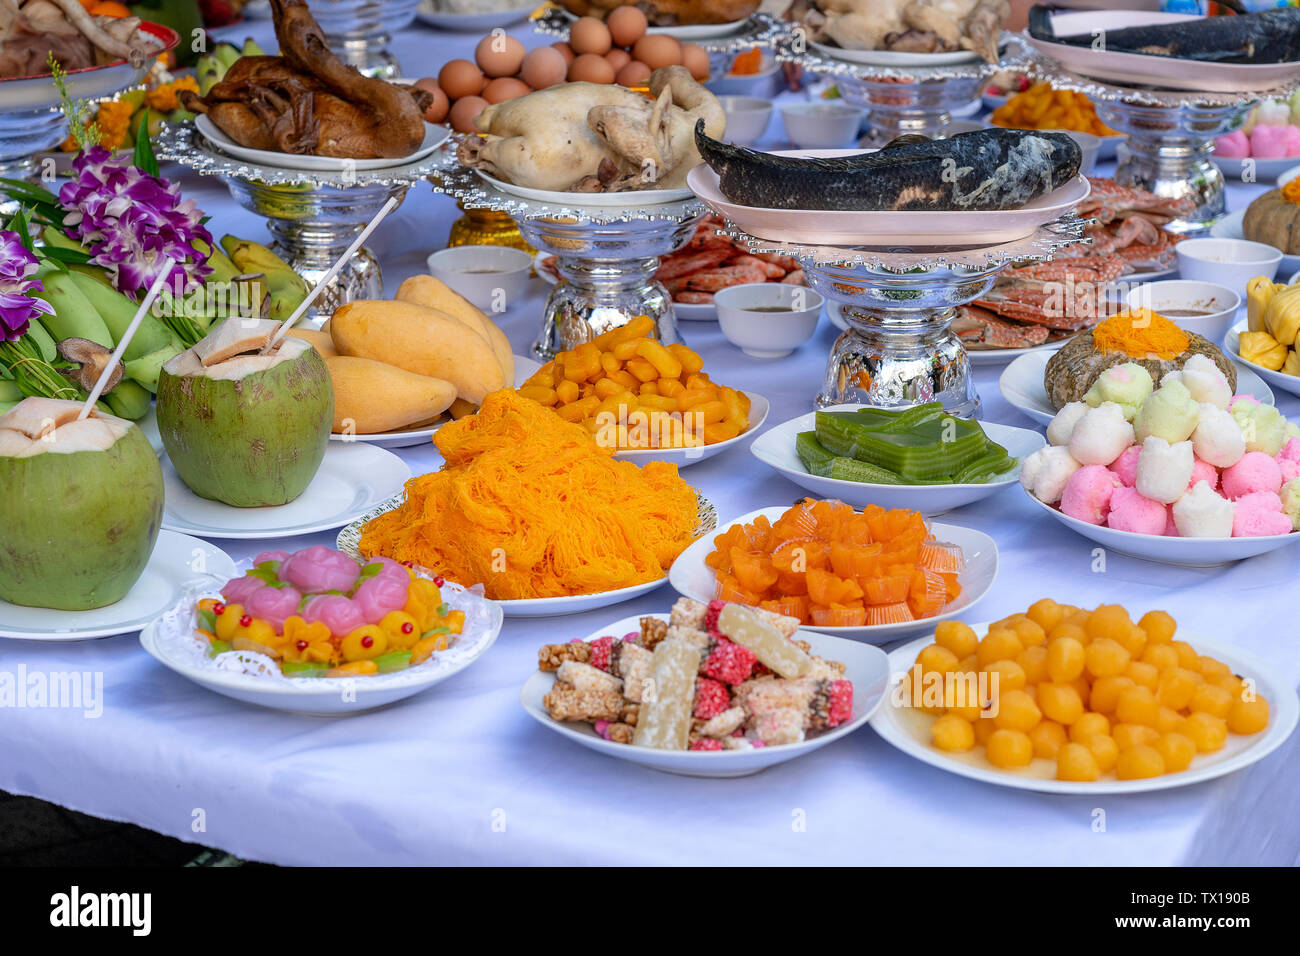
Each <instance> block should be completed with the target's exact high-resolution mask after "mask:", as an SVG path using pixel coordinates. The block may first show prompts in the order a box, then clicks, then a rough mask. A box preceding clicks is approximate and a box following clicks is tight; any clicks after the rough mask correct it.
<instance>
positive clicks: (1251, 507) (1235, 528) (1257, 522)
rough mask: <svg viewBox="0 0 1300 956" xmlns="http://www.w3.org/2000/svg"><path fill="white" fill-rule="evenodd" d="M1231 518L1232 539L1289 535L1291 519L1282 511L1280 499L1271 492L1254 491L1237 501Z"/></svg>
mask: <svg viewBox="0 0 1300 956" xmlns="http://www.w3.org/2000/svg"><path fill="white" fill-rule="evenodd" d="M1236 504H1237V510H1236V511H1235V512H1234V513H1233V516H1232V536H1233V537H1234V538H1248V537H1262V536H1264V535H1271V534H1290V533H1291V519H1290V518H1288V517H1287V516H1286V514H1285V512H1283V511H1282V499H1281V498H1279V497H1278V496H1277V493H1276V492H1273V491H1255V492H1251V493H1250V494H1248V495H1245V496H1243V497H1241V498H1238V499H1237V502H1236Z"/></svg>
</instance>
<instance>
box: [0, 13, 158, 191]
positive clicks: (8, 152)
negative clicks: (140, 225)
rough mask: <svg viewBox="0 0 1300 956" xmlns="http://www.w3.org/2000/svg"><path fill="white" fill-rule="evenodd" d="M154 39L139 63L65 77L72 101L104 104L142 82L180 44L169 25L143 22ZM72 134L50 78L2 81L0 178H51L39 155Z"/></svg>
mask: <svg viewBox="0 0 1300 956" xmlns="http://www.w3.org/2000/svg"><path fill="white" fill-rule="evenodd" d="M140 30H141V32H143V33H145V34H147V35H148V36H149V37H151V38H152V42H153V47H154V49H153V51H152V52H151V54H150V55H149V56H145V57H141V58H139V59H138V60H133V61H126V60H122V61H119V62H117V63H108V64H105V65H104V66H98V67H93V68H89V69H85V70H74V71H73V72H71V73H68V74H66V75H65V83H66V86H67V90H68V95H69V96H70V97H71V98H72V99H73V100H92V101H93V100H102V99H105V98H107V97H110V96H112V95H113V94H115V93H120V92H121V91H122V90H125V89H129V88H130V87H132V86H136V85H138V84H139V83H140V82H142V81H143V80H144V78H145V76H147V75H148V73H149V71H150V70H151V69H153V66H154V63H156V62H157V60H158V57H159V55H160V54H162V53H164V52H166V51H167V50H170V49H172V48H173V47H175V46H176V45H177V44H178V43H179V42H180V36H179V35H178V34H177V33H176V31H175V30H173V29H171V28H170V27H164V26H160V25H158V24H156V23H141V24H140ZM67 135H68V122H67V119H66V118H65V117H64V115H63V112H62V111H61V110H60V109H59V92H58V90H57V89H55V87H54V79H53V78H52V77H50V76H30V77H13V78H10V79H3V80H0V176H3V177H4V178H6V179H27V180H36V179H38V178H47V179H48V178H52V174H53V172H54V169H53V165H52V164H51V165H50V166H49V167H48V173H49V174H50V175H48V176H47V175H46V172H47V170H46V169H44V168H43V167H42V161H41V157H40V156H39V154H40V153H44V152H47V151H49V150H52V149H54V148H55V147H57V146H58V145H59V144H60V143H62V142H63V140H64V139H65V138H66V137H67ZM15 211H16V204H13V203H6V202H0V214H3V215H8V214H10V213H13V212H15Z"/></svg>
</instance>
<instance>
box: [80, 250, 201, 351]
mask: <svg viewBox="0 0 1300 956" xmlns="http://www.w3.org/2000/svg"><path fill="white" fill-rule="evenodd" d="M68 272H69V275H70V276H71V278H72V284H73V285H75V286H76V287H77V289H78V290H80V292H81V294H82V295H84V296H85V297H86V301H87V302H89V303H90V305H91V308H93V309H94V310H95V311H96V312H97V313H98V314H99V317H100V318H101V319H103V321H104V325H105V326H107V327H108V331H109V334H111V335H112V336H113V342H114V343H117V342H120V341H121V340H122V336H123V335H124V334H126V329H127V326H129V325H130V324H131V320H132V319H134V318H135V312H136V309H138V308H139V305H138V304H137V303H135V302H133V301H131V300H130V299H128V298H127V297H126V296H124V295H123V294H122V293H120V292H118V291H117V290H116V289H115V288H113V287H112V286H111V285H109V284H108V280H107V274H106V273H105V272H104V271H103V270H102V269H98V268H96V267H94V266H69V267H68ZM173 345H174V346H175V347H176V351H177V352H180V351H181V348H180V342H179V341H178V340H177V339H176V337H175V336H174V335H173V334H172V332H171V330H170V329H168V328H167V326H166V325H165V324H163V322H162V320H161V319H159V318H158V317H157V316H156V315H154V314H153V313H151V312H146V313H145V316H144V318H143V319H142V320H141V321H140V327H139V328H138V329H136V330H135V337H134V338H132V339H131V343H130V344H129V345H128V346H127V347H126V351H125V352H124V353H123V354H122V359H123V360H124V361H130V360H131V359H136V358H139V357H140V356H142V355H148V354H149V353H150V352H156V351H158V350H159V349H161V348H166V347H167V346H173Z"/></svg>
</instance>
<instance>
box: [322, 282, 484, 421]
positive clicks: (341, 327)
mask: <svg viewBox="0 0 1300 956" xmlns="http://www.w3.org/2000/svg"><path fill="white" fill-rule="evenodd" d="M330 335H331V336H332V337H333V339H334V347H335V348H337V349H338V350H339V354H340V355H347V356H352V357H354V358H366V359H373V360H374V361H376V362H384V363H386V364H388V365H395V366H397V367H398V368H403V369H406V371H408V372H414V373H415V374H416V375H427V376H429V377H431V378H440V379H443V380H444V381H448V382H451V383H452V385H454V386H455V387H456V395H457V396H459V397H460V398H463V399H465V400H467V401H471V402H474V403H476V404H477V403H479V402H482V401H483V397H484V396H485V395H487V394H488V393H489V392H495V391H496V390H497V389H500V388H505V387H506V385H507V384H509V383H507V382H506V380H505V376H504V374H503V373H502V371H501V366H500V364H499V363H498V362H497V359H496V356H495V354H493V351H492V347H491V346H490V345H488V343H487V340H486V339H484V338H483V336H481V335H479V334H478V333H477V332H475V331H474V330H473V329H470V328H468V327H467V326H465V325H462V324H461V323H460V322H457V321H456V320H455V319H453V318H451V317H450V316H449V315H447V314H446V313H445V312H440V311H438V310H437V309H430V308H426V307H424V306H422V305H415V304H413V303H410V302H399V301H394V302H385V301H381V300H374V299H358V300H355V301H353V302H349V303H347V304H346V305H344V306H343V307H341V308H340V309H339V310H338V311H337V312H335V313H334V315H333V317H332V318H331V320H330ZM336 411H337V409H336Z"/></svg>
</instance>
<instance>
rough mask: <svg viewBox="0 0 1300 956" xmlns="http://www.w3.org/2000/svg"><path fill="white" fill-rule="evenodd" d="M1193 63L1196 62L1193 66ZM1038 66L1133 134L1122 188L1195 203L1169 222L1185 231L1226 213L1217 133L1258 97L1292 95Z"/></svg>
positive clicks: (1232, 125) (1043, 62) (1205, 227)
mask: <svg viewBox="0 0 1300 956" xmlns="http://www.w3.org/2000/svg"><path fill="white" fill-rule="evenodd" d="M1188 68H1189V69H1194V68H1195V67H1194V65H1193V64H1190V63H1189V65H1188ZM1033 71H1034V73H1035V74H1036V75H1038V76H1039V77H1041V78H1043V79H1045V80H1047V81H1048V82H1050V83H1051V84H1052V85H1053V86H1055V87H1058V88H1061V89H1070V90H1074V91H1076V92H1079V93H1083V94H1085V95H1086V96H1088V97H1089V98H1090V99H1091V100H1092V102H1093V104H1094V105H1095V106H1096V108H1097V116H1098V117H1099V118H1100V119H1101V121H1102V122H1103V123H1105V124H1106V125H1107V126H1109V127H1111V128H1112V129H1115V130H1118V131H1119V132H1121V133H1127V134H1128V141H1127V142H1128V153H1127V155H1125V156H1123V157H1122V158H1121V160H1120V162H1119V165H1118V167H1117V168H1116V170H1115V181H1116V182H1117V183H1118V184H1119V185H1121V186H1134V187H1137V188H1140V189H1145V190H1148V191H1149V192H1153V193H1155V194H1156V195H1157V196H1162V197H1164V198H1166V199H1181V198H1188V199H1190V200H1191V201H1192V203H1193V207H1194V208H1193V211H1192V212H1190V213H1189V214H1188V215H1186V216H1183V217H1181V218H1179V219H1174V220H1173V221H1171V222H1168V223H1166V224H1165V225H1164V228H1165V229H1168V230H1169V231H1170V232H1176V233H1181V234H1183V235H1198V234H1202V233H1206V232H1208V231H1209V229H1210V228H1211V227H1212V226H1213V225H1214V224H1215V223H1216V222H1217V221H1218V220H1219V219H1221V218H1222V217H1223V215H1224V214H1225V213H1226V212H1227V205H1226V202H1225V199H1224V192H1223V173H1221V172H1219V169H1218V167H1217V166H1215V165H1214V164H1213V163H1212V162H1211V161H1210V153H1212V152H1213V151H1214V138H1215V137H1216V136H1222V135H1224V134H1225V133H1231V132H1232V131H1233V130H1235V129H1236V128H1237V127H1239V126H1240V125H1241V124H1242V123H1243V122H1244V121H1245V119H1246V116H1247V114H1248V113H1249V112H1250V109H1251V107H1252V106H1254V105H1255V103H1256V102H1257V101H1258V100H1260V99H1268V98H1275V97H1277V98H1283V99H1285V98H1286V97H1287V96H1289V95H1290V92H1291V91H1290V90H1274V91H1270V92H1262V93H1261V92H1242V93H1200V92H1198V93H1191V92H1183V91H1180V90H1159V89H1149V88H1146V87H1137V86H1122V85H1119V84H1115V83H1108V82H1102V81H1100V80H1094V79H1091V78H1088V77H1085V76H1080V75H1079V74H1076V73H1070V72H1068V71H1066V70H1063V69H1062V68H1061V67H1060V66H1059V65H1058V64H1057V63H1056V62H1055V61H1054V60H1050V59H1048V58H1046V57H1039V58H1038V59H1037V60H1036V61H1035V64H1034V67H1033Z"/></svg>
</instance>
